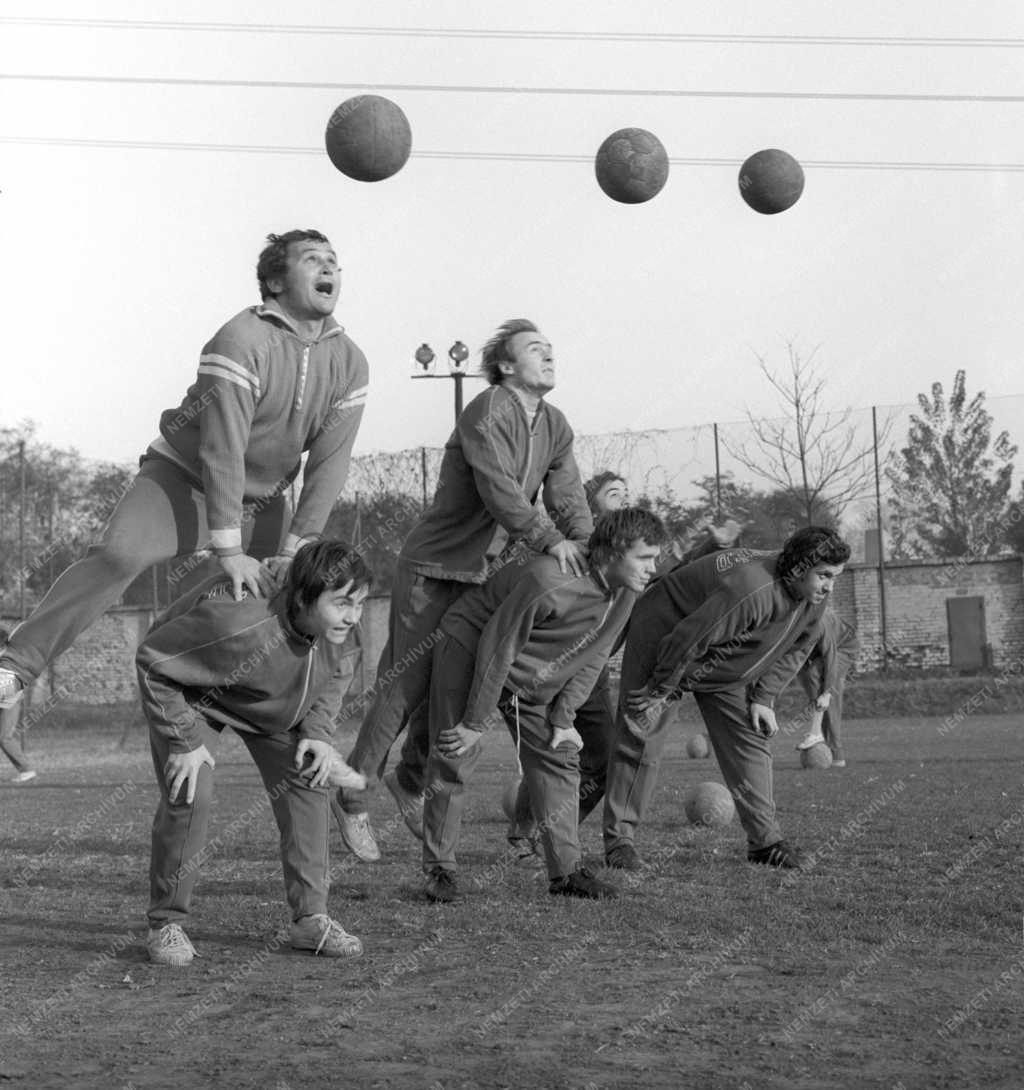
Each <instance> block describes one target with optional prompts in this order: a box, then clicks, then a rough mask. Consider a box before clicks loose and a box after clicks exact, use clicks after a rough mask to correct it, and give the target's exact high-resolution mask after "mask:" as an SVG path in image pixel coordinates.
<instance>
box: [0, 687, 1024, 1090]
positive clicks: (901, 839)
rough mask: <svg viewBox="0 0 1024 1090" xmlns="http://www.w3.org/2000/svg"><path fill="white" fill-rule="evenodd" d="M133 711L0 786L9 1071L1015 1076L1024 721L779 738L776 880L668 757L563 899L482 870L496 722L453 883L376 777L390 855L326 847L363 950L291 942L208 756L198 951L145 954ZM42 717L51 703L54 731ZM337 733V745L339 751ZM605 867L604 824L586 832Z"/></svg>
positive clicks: (126, 1087)
mask: <svg viewBox="0 0 1024 1090" xmlns="http://www.w3.org/2000/svg"><path fill="white" fill-rule="evenodd" d="M126 715H129V716H133V715H134V713H132V712H129V711H126V710H123V709H113V710H109V709H103V710H100V711H97V710H95V709H93V710H91V711H86V710H84V709H82V710H79V711H78V712H74V711H61V712H55V713H54V714H53V715H51V716H50V717H49V719H48V720H47V725H45V726H42V727H39V728H37V729H36V730H34V731H33V732H32V737H31V742H32V747H33V751H34V754H35V755H36V757H37V759H38V760H39V764H40V768H41V770H42V771H41V775H40V778H39V780H38V781H36V783H34V784H32V785H29V786H26V787H20V788H18V787H13V786H9V785H8V784H7V783H5V784H4V785H3V786H0V829H2V832H3V844H4V852H3V863H2V878H3V930H2V938H0V951H2V959H3V969H2V973H3V1014H4V1017H3V1048H2V1053H0V1084H2V1085H4V1086H8V1085H9V1086H14V1087H25V1088H29V1087H31V1088H36V1087H75V1088H78V1087H81V1088H92V1087H97V1088H101V1087H102V1088H104V1090H111V1088H120V1090H131V1088H138V1090H150V1088H156V1087H174V1088H179V1087H188V1086H194V1087H195V1086H199V1087H205V1086H215V1085H216V1086H223V1087H228V1088H239V1090H242V1088H250V1087H253V1088H255V1087H260V1088H266V1090H293V1088H294V1090H298V1088H300V1087H312V1088H318V1087H328V1086H331V1087H334V1086H337V1087H355V1088H362V1087H402V1088H404V1087H410V1088H422V1090H456V1088H471V1087H472V1088H475V1087H480V1088H485V1087H486V1088H491V1087H516V1088H520V1087H522V1088H534V1087H538V1088H548V1087H552V1088H554V1087H559V1088H563V1087H564V1088H569V1090H604V1088H612V1087H615V1088H620V1087H621V1088H631V1087H645V1088H646V1087H666V1088H698V1090H701V1088H711V1090H717V1088H731V1090H761V1088H764V1087H772V1088H775V1087H779V1088H792V1090H812V1088H819V1087H822V1088H824V1087H842V1088H846V1087H851V1088H857V1090H859V1088H862V1087H863V1088H867V1087H886V1088H890V1090H911V1088H916V1087H949V1088H954V1087H955V1088H965V1087H966V1088H975V1087H1015V1088H1019V1087H1021V1086H1022V1085H1024V1045H1022V1041H1021V1038H1022V1034H1021V1018H1020V1011H1021V1000H1022V998H1024V916H1022V904H1021V873H1022V867H1021V862H1022V843H1024V836H1022V829H1024V798H1022V789H1021V768H1022V764H1021V759H1022V757H1024V730H1022V723H1021V720H1020V719H1019V718H1018V717H1014V716H988V717H981V716H970V717H967V718H965V719H964V720H963V721H962V722H960V723H959V724H958V725H956V726H955V727H953V728H952V729H944V728H943V722H942V720H941V719H921V718H915V719H890V720H860V721H857V720H854V721H850V722H849V723H848V725H847V737H848V748H849V758H850V765H849V767H848V768H846V769H844V770H834V769H833V770H829V771H827V772H804V771H801V770H800V768H799V765H798V762H797V760H796V755H795V754H794V752H793V751H792V749H791V746H792V737H791V736H790V737H788V738H783V739H781V740H780V742H779V745H778V748H777V750H776V771H777V776H776V793H777V798H778V803H779V809H780V815H781V818H782V821H783V824H784V827H785V829H786V832H787V835H789V836H790V837H791V838H792V839H793V840H795V841H796V842H797V843H799V844H801V846H803V847H804V848H805V849H808V850H811V851H814V850H815V849H817V854H816V856H815V858H814V861H813V864H812V866H811V867H810V869H809V870H808V871H807V872H806V873H803V874H799V875H793V874H790V875H788V876H787V875H785V874H783V873H779V872H776V871H772V870H768V869H765V868H755V867H752V866H749V865H748V864H747V863H746V862H745V861H744V842H743V837H742V834H741V831H740V829H739V827H738V825H737V824H735V823H734V824H733V825H731V826H730V827H728V828H726V829H722V830H717V831H713V832H709V831H698V830H696V829H694V828H692V827H690V826H687V825H686V824H685V819H684V818H683V816H682V804H681V797H682V792H683V790H684V788H685V786H686V785H688V784H692V783H695V782H698V781H700V780H706V779H717V778H718V774H717V767H716V766H715V765H714V762H713V760H705V761H692V760H687V759H686V758H685V756H683V742H684V740H685V730H681V731H680V733H679V735H678V737H677V738H676V739H675V740H674V742H673V745H672V747H671V748H670V751H669V758H668V760H667V761H666V763H665V766H664V768H663V771H662V776H661V787H660V789H659V794H658V798H657V806H656V809H655V812H654V814H653V816H652V819H651V821H650V822H649V824H648V825H647V827H646V828H645V829H644V830H643V837H642V841H640V842H639V845H638V846H639V847H640V848H641V849H642V850H643V853H644V854H645V855H646V856H647V858H648V860H649V863H650V865H649V867H648V869H647V870H646V871H645V872H643V873H641V874H640V875H639V876H629V878H628V879H623V877H621V876H618V875H617V876H615V877H613V878H612V880H613V881H615V882H616V883H618V884H619V885H620V886H621V887H622V897H621V898H620V899H619V900H618V901H616V902H611V903H602V904H597V903H577V902H567V901H564V900H561V899H559V900H556V899H554V898H552V897H550V896H549V895H548V894H547V891H546V890H547V886H546V881H545V880H544V879H543V878H542V877H541V876H539V875H538V874H537V873H536V872H533V871H522V870H519V869H516V868H514V867H509V866H507V865H506V860H505V858H504V856H503V849H504V822H503V819H502V818H501V817H500V809H499V805H498V801H497V800H498V796H499V793H500V787H501V784H502V783H503V782H504V780H505V778H506V777H507V776H508V775H509V774H510V773H511V770H512V765H513V755H512V752H511V745H510V743H509V742H508V740H507V738H505V737H502V736H499V735H498V734H497V733H494V734H492V735H489V736H488V738H487V745H488V749H487V753H486V755H485V758H484V761H483V762H482V763H481V771H480V774H479V776H478V779H477V781H476V784H475V790H474V791H473V794H472V799H471V803H470V813H469V820H468V822H467V824H466V826H465V830H464V843H463V851H462V855H461V862H462V865H463V871H462V882H463V885H464V887H465V888H466V891H467V893H468V896H467V897H466V899H465V901H464V902H463V903H462V904H459V905H455V906H435V905H429V904H427V903H426V902H424V901H422V900H421V899H420V896H419V888H420V873H419V865H418V864H419V857H418V852H417V850H416V845H415V843H414V841H413V840H412V838H411V837H410V836H409V834H408V832H407V831H406V830H405V828H404V826H403V825H402V824H401V822H400V821H399V820H398V819H397V818H395V816H394V813H393V810H392V807H391V804H390V798H389V796H387V793H386V792H383V791H382V792H381V793H380V794H379V795H378V796H377V797H376V798H375V803H374V818H375V823H376V826H377V829H378V832H379V834H380V836H381V840H382V844H383V846H384V849H385V858H384V861H383V862H382V863H381V864H378V865H371V866H367V865H364V864H359V863H356V862H355V861H354V860H353V859H352V857H351V856H348V855H344V854H342V850H341V848H340V843H339V842H338V841H337V834H336V833H335V834H334V835H335V840H334V844H335V846H336V847H337V848H338V852H337V854H336V856H335V858H334V860H333V864H332V867H333V872H334V888H333V892H332V912H333V914H334V915H335V916H336V917H337V918H338V919H340V920H341V922H342V923H343V924H344V926H345V927H346V928H347V929H348V930H350V931H352V932H354V933H356V934H358V935H360V936H361V937H362V939H363V941H364V944H365V947H366V953H365V956H364V957H363V958H362V959H360V960H358V961H353V962H347V963H346V962H336V961H328V960H319V959H314V958H312V957H310V956H307V955H298V954H293V953H292V952H291V951H290V950H289V949H288V947H287V944H282V943H281V941H280V939H279V938H277V933H278V929H279V928H280V927H281V925H283V924H284V923H285V922H286V912H285V908H284V903H283V890H282V885H281V877H280V871H279V864H278V861H277V854H276V831H275V829H274V827H273V822H272V819H271V817H270V813H269V809H268V808H267V807H266V806H264V805H262V802H261V800H262V798H263V796H262V792H261V789H260V788H259V787H258V781H257V775H256V771H255V768H254V767H253V766H252V764H251V763H250V761H249V758H248V755H247V754H246V752H245V750H244V749H243V747H242V745H241V744H240V743H239V742H238V741H237V739H234V738H232V737H230V736H224V737H222V738H221V739H220V740H219V742H218V745H217V751H216V756H217V762H218V763H217V771H216V778H217V791H216V810H215V818H214V823H213V827H212V829H211V838H212V839H213V847H214V850H213V852H212V853H211V857H210V859H209V861H208V862H207V864H206V866H205V868H204V877H203V879H202V881H201V884H200V887H199V893H198V896H197V903H196V905H195V915H194V922H193V923H192V924H191V925H190V927H189V933H190V935H191V936H192V938H193V940H194V942H195V943H196V946H197V948H198V949H199V951H200V953H201V954H202V958H201V960H197V961H196V962H195V963H194V964H193V965H192V966H191V967H190V968H189V969H187V970H178V971H175V970H169V969H161V968H155V967H152V966H150V965H149V963H148V962H147V961H146V958H145V953H144V950H143V948H142V946H141V938H142V936H143V934H144V932H143V911H144V908H145V901H146V869H147V864H148V852H149V825H150V821H151V819H152V811H153V808H154V805H155V798H156V789H155V785H154V782H153V773H152V768H151V766H150V763H149V757H148V749H147V746H146V741H145V736H144V731H143V730H142V728H141V723H140V725H139V729H137V730H132V731H131V733H130V734H129V735H128V739H127V743H128V744H127V746H126V748H124V749H119V748H118V745H117V743H118V739H119V738H120V737H121V734H122V728H123V725H124V723H125V722H126V720H125V716H126ZM51 721H53V723H52V725H51ZM347 742H348V740H347V739H343V740H342V743H341V748H342V750H343V751H344V750H346V749H347ZM582 834H583V843H584V849H585V851H586V852H587V854H588V857H589V858H590V859H591V861H592V862H593V863H594V864H595V865H599V864H600V859H601V854H600V829H599V822H598V821H597V820H595V818H593V817H592V818H591V819H590V821H588V822H587V823H586V824H585V825H584V826H583V830H582Z"/></svg>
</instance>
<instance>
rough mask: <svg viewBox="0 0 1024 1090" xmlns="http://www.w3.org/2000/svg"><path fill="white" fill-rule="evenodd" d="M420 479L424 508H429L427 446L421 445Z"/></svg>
mask: <svg viewBox="0 0 1024 1090" xmlns="http://www.w3.org/2000/svg"><path fill="white" fill-rule="evenodd" d="M420 480H421V484H422V486H423V510H424V511H426V509H427V448H426V447H420Z"/></svg>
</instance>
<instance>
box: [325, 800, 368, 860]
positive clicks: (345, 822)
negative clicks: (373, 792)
mask: <svg viewBox="0 0 1024 1090" xmlns="http://www.w3.org/2000/svg"><path fill="white" fill-rule="evenodd" d="M331 813H332V814H334V820H335V821H336V822H337V823H338V828H339V829H340V830H341V839H342V842H343V843H344V845H345V847H346V848H348V850H349V851H350V852H351V853H352V854H353V855H354V856H355V857H356V859H361V860H362V861H363V862H364V863H376V862H377V860H378V859H380V848H378V847H377V841H376V839H375V837H374V835H373V827H372V826H371V825H370V815H369V814H367V813H366V812H365V811H364V812H363V813H361V814H349V813H346V812H345V809H344V808H343V807H342V805H341V797H340V795H339V794H338V792H337V791H335V793H334V794H333V795H332V796H331Z"/></svg>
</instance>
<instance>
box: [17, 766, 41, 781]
mask: <svg viewBox="0 0 1024 1090" xmlns="http://www.w3.org/2000/svg"><path fill="white" fill-rule="evenodd" d="M38 775H39V773H38V772H36V770H35V769H34V768H26V769H25V771H24V772H19V773H18V774H17V776H15V777H14V779H13V780H12V781H11V782H12V783H31V782H32V780H34V779H35V778H36V776H38Z"/></svg>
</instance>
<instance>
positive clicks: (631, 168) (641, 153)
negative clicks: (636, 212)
mask: <svg viewBox="0 0 1024 1090" xmlns="http://www.w3.org/2000/svg"><path fill="white" fill-rule="evenodd" d="M594 173H595V174H596V175H597V184H598V185H599V186H600V187H601V189H602V190H604V192H605V194H606V195H607V196H609V197H611V199H612V200H613V201H618V202H619V203H620V204H643V203H644V201H649V200H650V199H651V198H652V197H656V196H657V195H658V194H659V193H660V192H661V190H662V189H663V188H664V185H665V182H666V181H667V180H668V152H666V151H665V145H664V144H662V142H661V141H660V140H659V139H658V138H657V137H656V136H655V135H654V133H652V132H648V131H647V130H646V129H619V130H618V131H617V132H613V133H612V134H611V136H609V137H608V138H607V139H606V140H605V141H604V143H603V144H602V145H601V146H600V147H599V148H598V149H597V155H596V157H595V158H594Z"/></svg>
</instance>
